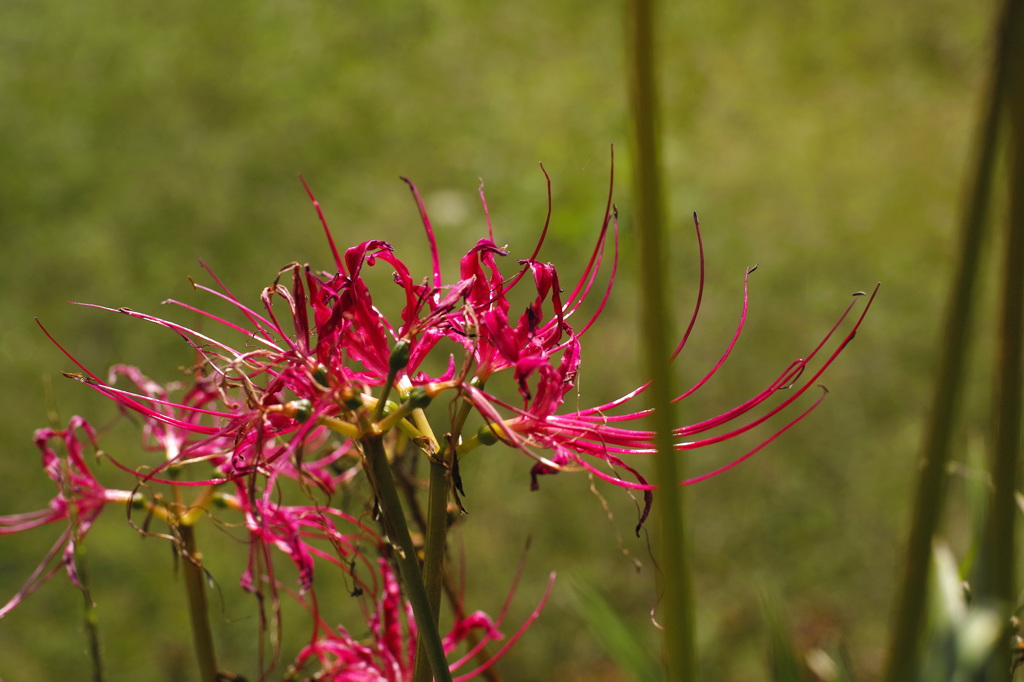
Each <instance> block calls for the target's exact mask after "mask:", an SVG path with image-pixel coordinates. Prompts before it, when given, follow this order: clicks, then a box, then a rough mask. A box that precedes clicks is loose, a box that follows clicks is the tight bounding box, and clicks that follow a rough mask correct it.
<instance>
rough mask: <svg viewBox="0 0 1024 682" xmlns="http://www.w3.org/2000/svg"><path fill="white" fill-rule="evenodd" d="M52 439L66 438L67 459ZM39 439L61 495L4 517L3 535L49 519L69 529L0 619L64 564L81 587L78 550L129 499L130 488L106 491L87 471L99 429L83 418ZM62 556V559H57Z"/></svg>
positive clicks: (0, 528)
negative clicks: (88, 450)
mask: <svg viewBox="0 0 1024 682" xmlns="http://www.w3.org/2000/svg"><path fill="white" fill-rule="evenodd" d="M53 440H58V441H61V442H63V444H64V449H65V452H66V456H65V457H63V458H62V457H61V456H60V455H58V454H57V453H56V452H55V451H54V449H53V448H52V447H51V446H50V442H51V441H53ZM83 440H84V441H85V442H83ZM35 442H36V446H37V447H38V448H39V450H40V451H41V452H42V459H43V461H42V464H43V470H44V471H45V472H46V475H47V476H49V477H50V479H51V480H52V481H53V482H54V483H56V484H57V494H56V496H54V498H53V499H52V500H50V504H49V506H48V507H47V508H46V509H41V510H39V511H36V512H28V513H24V514H12V515H10V516H0V535H10V534H12V533H20V532H22V531H26V530H30V529H32V528H38V527H41V526H45V525H46V524H49V523H58V522H62V523H66V524H67V527H66V528H65V529H64V531H63V532H62V533H61V535H60V537H59V538H58V539H57V542H56V543H54V545H53V547H52V548H51V549H50V551H49V552H48V553H47V554H46V556H45V557H44V558H43V560H42V562H40V564H39V566H38V567H37V568H36V570H35V571H33V573H32V575H31V576H30V577H29V579H28V581H27V582H26V583H25V585H24V586H23V587H22V588H21V589H20V590H18V593H17V594H16V595H15V596H14V597H13V598H11V600H10V601H8V602H7V603H6V604H5V605H4V606H3V607H2V608H0V618H3V617H4V616H6V615H7V614H8V613H9V612H10V611H11V610H12V609H13V608H14V607H15V606H17V605H18V604H19V603H21V601H22V600H23V599H24V598H25V597H27V596H28V595H30V594H32V593H33V592H35V591H36V590H37V589H39V587H40V586H42V584H43V583H45V582H46V581H47V580H49V579H50V578H52V577H53V576H54V575H55V574H56V573H57V571H58V570H60V567H61V566H63V567H64V569H65V570H66V571H67V573H68V578H70V580H71V582H72V583H73V584H74V585H75V586H77V587H81V586H82V585H81V583H80V582H79V580H78V569H77V567H76V565H75V548H76V547H77V545H78V543H79V542H80V541H81V540H82V538H84V537H85V535H86V533H88V532H89V528H90V527H91V526H92V522H93V521H95V520H96V517H98V516H99V515H100V512H102V511H103V509H104V507H106V505H107V504H110V503H115V504H120V505H124V504H128V503H129V502H130V500H131V493H130V492H128V491H125V490H108V489H107V488H105V487H103V485H101V484H100V483H99V481H97V480H96V478H95V477H94V476H93V474H92V472H91V471H90V470H89V466H88V465H87V464H86V462H85V457H84V454H83V449H84V447H85V445H86V443H88V444H89V445H91V446H92V447H93V449H97V447H96V432H95V431H94V430H93V428H92V426H90V425H89V423H88V422H86V421H85V420H84V419H82V418H81V417H72V419H71V421H70V423H69V424H68V427H67V428H66V429H64V430H63V431H55V430H53V429H39V430H38V431H36V435H35ZM58 555H59V557H60V560H59V561H58V562H56V563H54V560H55V559H56V558H57V557H58Z"/></svg>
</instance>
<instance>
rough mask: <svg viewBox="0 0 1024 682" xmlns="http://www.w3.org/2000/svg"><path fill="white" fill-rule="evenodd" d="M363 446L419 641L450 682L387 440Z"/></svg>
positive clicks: (439, 675) (370, 439)
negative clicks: (387, 450)
mask: <svg viewBox="0 0 1024 682" xmlns="http://www.w3.org/2000/svg"><path fill="white" fill-rule="evenodd" d="M361 442H362V445H363V452H364V453H365V455H366V459H367V461H368V463H369V465H370V475H371V477H372V479H373V484H374V489H375V490H376V492H377V496H378V502H379V503H380V508H381V516H382V519H383V522H384V528H385V530H386V531H387V534H388V537H389V538H390V540H391V542H393V543H397V547H395V558H396V562H397V563H398V571H399V575H400V576H401V578H402V584H403V585H404V586H405V590H406V594H407V595H408V597H409V602H410V603H411V604H412V610H413V615H414V616H415V618H416V627H417V628H418V629H419V637H420V641H421V642H425V645H426V654H427V660H428V661H429V662H430V669H431V670H432V671H433V673H434V679H435V680H436V681H437V682H451V679H452V674H451V671H450V670H449V669H448V660H447V658H446V657H445V655H444V648H443V646H442V645H441V635H440V633H439V631H438V627H437V620H436V618H437V616H436V613H435V611H434V610H432V609H431V607H430V599H429V597H428V596H427V591H426V589H425V588H424V585H423V574H422V573H421V571H420V564H419V559H418V558H417V556H416V547H415V546H414V545H413V543H412V537H411V536H410V535H409V527H408V525H407V524H406V522H405V512H404V510H403V509H402V503H401V501H400V500H399V499H398V491H397V490H396V489H395V481H394V478H392V474H391V466H390V465H389V463H388V457H387V453H386V452H385V451H384V440H383V438H382V437H381V436H380V435H376V434H372V435H367V436H364V437H363V438H362V440H361Z"/></svg>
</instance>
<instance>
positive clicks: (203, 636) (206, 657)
mask: <svg viewBox="0 0 1024 682" xmlns="http://www.w3.org/2000/svg"><path fill="white" fill-rule="evenodd" d="M178 532H179V533H180V535H181V552H182V555H183V556H182V558H183V561H182V563H183V565H184V568H183V570H184V573H185V592H186V594H187V595H188V612H189V618H190V620H191V623H192V645H193V646H194V647H195V650H196V658H197V659H198V661H199V679H200V680H202V682H217V657H216V655H215V654H214V651H213V632H212V631H211V630H210V616H209V609H208V608H207V604H206V581H205V579H204V575H203V569H202V565H201V564H200V559H201V557H200V554H199V552H198V551H197V550H196V534H195V527H194V526H191V525H181V526H178Z"/></svg>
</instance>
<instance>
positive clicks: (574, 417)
mask: <svg viewBox="0 0 1024 682" xmlns="http://www.w3.org/2000/svg"><path fill="white" fill-rule="evenodd" d="M694 224H695V226H696V228H697V236H698V244H701V249H700V270H701V274H700V287H699V289H698V294H697V302H696V305H695V306H694V310H693V313H692V315H691V318H690V322H689V325H688V327H687V331H686V333H685V334H684V336H683V339H682V340H681V341H680V343H679V345H678V346H677V347H676V349H675V352H674V353H673V359H674V358H675V357H676V356H678V354H679V352H680V351H681V350H682V348H683V346H684V345H685V343H686V341H687V339H688V337H689V334H690V331H691V330H692V329H693V326H694V324H695V322H696V319H697V315H698V313H699V310H700V302H701V299H702V295H703V288H704V253H703V245H702V243H701V239H700V226H699V223H697V220H696V215H695V216H694ZM752 271H753V269H750V270H748V271H747V276H746V277H745V278H744V288H743V308H742V312H741V315H740V321H739V325H738V327H737V329H736V332H735V333H734V335H733V338H732V340H731V341H730V343H729V344H728V347H727V348H726V350H725V352H724V354H723V355H722V356H721V357H720V358H719V360H718V361H717V362H716V363H715V364H714V365H713V366H712V368H711V369H710V371H709V372H708V373H707V374H706V375H705V376H704V377H703V378H702V379H701V380H700V381H698V382H697V383H696V384H695V385H694V386H693V387H691V388H690V389H688V390H687V391H686V392H685V393H683V394H681V395H679V396H678V397H676V398H675V401H677V402H678V401H681V400H683V399H684V398H687V397H689V396H692V395H693V394H694V393H695V392H696V391H697V389H699V388H700V387H701V386H703V385H704V384H705V383H706V382H707V381H708V380H709V379H710V378H711V377H712V376H713V375H714V374H715V373H716V372H717V371H718V370H719V369H720V368H721V367H722V365H723V364H724V363H725V361H726V359H727V358H728V357H729V355H730V354H731V352H732V349H733V347H734V346H735V344H736V341H737V340H738V338H739V336H740V334H741V332H742V330H743V327H744V323H745V321H746V316H747V306H748V287H747V284H748V280H749V275H750V273H751V272H752ZM875 293H877V287H876V289H875V291H874V292H873V293H872V294H871V296H870V297H869V299H868V302H867V304H866V305H865V306H864V309H863V310H862V311H861V314H860V316H859V317H858V318H857V320H856V321H855V322H854V324H853V325H852V328H851V329H850V330H849V331H848V332H847V333H846V335H845V336H844V337H843V338H842V339H841V340H840V341H839V342H838V343H837V344H836V346H835V348H834V349H833V350H832V351H831V352H830V353H829V354H828V355H827V356H826V357H825V359H824V360H822V361H821V362H820V364H819V365H818V366H817V368H816V369H815V370H814V371H813V372H812V373H809V374H810V376H806V377H805V376H804V375H805V369H807V368H808V367H809V366H810V363H811V362H812V361H813V360H814V359H815V358H816V356H818V355H820V354H822V352H823V350H824V348H825V347H826V345H827V344H828V342H829V340H830V339H831V338H832V337H833V336H834V335H835V334H836V332H837V330H838V329H839V328H840V326H841V325H842V323H843V321H844V320H845V319H846V318H847V317H848V316H849V314H850V312H851V311H852V310H853V307H854V305H855V301H854V302H851V303H850V304H849V305H848V306H847V308H846V310H845V311H844V312H843V313H842V315H841V316H840V317H839V319H838V320H837V321H836V323H835V324H834V325H833V326H832V328H831V329H830V330H829V331H828V333H827V334H826V335H825V337H824V338H823V339H822V340H821V341H820V342H819V343H818V345H817V346H815V347H814V348H813V349H812V350H811V351H810V352H809V353H808V354H807V355H806V356H805V357H803V358H800V359H797V360H794V361H792V362H791V363H790V364H789V365H788V366H787V367H786V368H785V369H784V370H783V371H782V372H781V373H780V374H779V375H778V376H777V377H776V378H775V379H774V380H773V381H771V382H770V383H769V384H768V385H767V386H766V387H765V388H763V389H762V390H761V391H759V392H758V393H756V394H755V395H754V396H753V397H751V398H749V399H747V400H746V401H744V402H743V403H741V404H739V405H737V406H736V407H734V408H732V409H730V410H728V411H726V412H724V413H722V414H720V415H718V416H715V417H712V418H710V419H706V420H704V421H701V422H698V423H695V424H691V425H687V426H682V427H679V428H677V429H675V430H674V431H673V435H674V436H675V438H676V439H677V441H676V445H675V448H676V450H680V451H682V450H693V449H696V448H700V447H705V446H708V445H713V444H715V443H720V442H722V441H725V440H729V439H731V438H735V437H737V436H739V435H741V434H743V433H746V432H748V431H750V430H752V429H754V428H755V427H757V426H759V425H761V424H763V423H764V422H766V421H767V420H769V419H770V418H772V417H774V416H775V415H777V414H779V413H780V412H782V411H783V410H785V409H786V408H787V407H789V406H790V405H791V404H792V403H793V402H794V401H796V400H797V399H798V398H800V397H801V396H802V395H803V394H804V393H805V392H806V391H807V390H808V389H810V388H811V387H812V386H814V385H815V383H816V382H817V380H818V379H819V378H820V377H821V375H822V374H823V373H824V372H825V370H826V369H827V368H828V367H829V365H831V364H832V363H833V362H834V361H835V359H836V358H837V357H838V355H839V354H840V353H841V352H842V350H843V349H844V348H845V347H846V345H847V344H848V343H849V342H850V341H851V340H852V339H853V337H854V335H855V334H856V332H857V329H858V328H859V327H860V324H861V322H862V321H863V319H864V316H865V315H866V314H867V311H868V309H869V308H870V306H871V303H872V301H873V300H874V296H875ZM856 295H857V296H860V295H861V294H860V293H858V294H856ZM580 358H581V349H580V345H579V342H578V336H576V335H570V337H569V339H568V341H567V342H566V344H565V348H564V351H563V353H562V354H561V356H560V357H558V359H557V360H555V359H552V358H550V357H544V358H537V360H538V362H536V363H535V364H534V365H533V366H532V367H530V368H529V369H528V372H532V373H534V374H535V375H536V382H535V383H536V390H535V392H534V393H533V394H532V395H531V393H530V392H529V391H524V390H523V388H522V387H523V383H524V379H523V378H522V377H520V378H519V384H520V392H521V393H522V394H523V397H524V399H525V400H524V405H523V406H522V407H518V406H515V405H512V404H509V403H508V402H505V401H503V400H501V399H499V398H497V397H495V396H494V395H492V394H489V393H487V392H485V391H484V390H482V389H480V388H478V387H476V386H473V385H467V386H465V387H464V391H465V395H466V398H467V400H469V401H470V402H471V403H472V404H473V406H474V407H475V408H476V409H477V410H478V411H479V412H480V413H481V414H482V415H483V416H484V418H485V419H486V420H487V422H488V426H487V427H485V428H484V429H482V430H481V433H480V435H479V436H478V437H477V438H475V439H473V440H472V441H470V442H468V443H466V444H464V445H463V447H462V449H461V452H465V451H468V450H469V449H471V448H472V447H474V446H476V445H478V444H480V443H481V442H484V443H486V442H493V441H494V439H495V438H497V439H500V440H502V441H504V442H506V443H507V444H509V445H511V446H513V447H515V448H517V449H519V450H521V451H522V452H525V453H526V454H528V455H530V456H531V457H533V458H534V459H535V460H536V464H535V465H534V467H533V470H532V477H533V483H532V486H533V488H534V489H536V488H537V477H538V476H540V475H545V474H553V473H557V472H559V471H563V470H573V469H576V470H584V471H587V472H589V473H591V474H593V475H595V476H597V477H598V478H601V479H603V480H605V481H608V482H610V483H613V484H615V485H619V486H622V487H625V488H631V489H635V490H643V491H645V492H646V493H648V494H647V495H646V504H645V508H644V510H643V511H642V513H641V518H640V524H642V523H643V520H644V519H645V518H646V516H647V513H648V511H649V508H650V504H651V499H652V498H651V496H650V495H649V492H650V491H651V490H652V489H653V488H654V486H653V485H651V484H649V483H648V482H647V481H646V480H645V479H644V477H643V476H642V475H641V474H640V473H639V472H638V471H637V469H636V468H635V467H634V466H632V465H630V464H627V462H626V461H625V460H624V459H623V457H624V456H630V455H647V454H651V453H653V452H654V449H655V445H654V436H655V434H654V432H653V431H649V430H644V429H637V428H629V425H631V424H634V423H636V422H638V421H640V420H642V419H644V418H645V417H647V416H649V415H650V413H651V410H650V409H640V410H636V411H634V412H630V413H627V414H616V413H615V411H616V410H619V409H621V408H622V407H623V406H625V405H629V404H630V403H631V401H633V400H635V399H636V398H637V397H638V396H639V395H640V394H641V393H643V392H644V391H645V390H646V388H647V387H648V386H649V385H650V384H649V383H645V384H643V385H642V386H640V387H638V388H636V389H634V390H633V391H631V392H629V393H627V394H626V395H624V396H622V397H620V398H618V399H616V400H613V401H611V402H609V403H606V404H604V405H599V406H596V407H592V408H588V409H583V410H577V411H574V412H564V413H558V412H557V410H558V409H559V408H560V407H561V406H562V404H563V403H564V401H565V397H566V395H567V394H568V393H569V392H570V391H573V390H574V389H575V386H576V374H577V372H578V370H579V366H580ZM782 391H785V393H784V394H783V395H785V397H784V398H783V399H781V400H780V401H779V402H778V403H776V404H774V405H771V406H769V407H767V408H765V409H764V411H763V412H762V413H754V411H755V410H756V409H757V408H759V407H761V406H762V405H763V404H764V403H765V402H766V401H768V400H769V399H771V398H773V397H775V396H776V395H777V394H779V393H780V392H782ZM823 397H824V390H823V393H822V395H821V397H819V398H818V399H817V400H815V401H813V402H812V404H811V405H810V406H809V407H808V408H806V409H804V410H803V411H802V412H800V413H799V414H797V415H796V416H795V417H794V418H792V419H791V420H790V421H789V422H788V423H786V424H785V425H783V426H782V427H781V428H779V429H777V430H775V431H774V432H773V433H771V434H770V435H769V436H768V437H767V438H766V439H765V440H764V441H762V442H761V443H760V444H759V445H757V446H756V447H755V448H754V449H752V450H750V451H748V452H746V453H745V454H743V455H742V456H740V457H738V458H736V459H734V460H733V461H731V462H730V463H728V464H726V465H724V466H722V467H720V468H718V469H716V470H714V471H711V472H709V473H705V474H702V475H699V476H696V477H694V478H690V479H688V480H685V481H681V484H683V485H687V484H692V483H696V482H698V481H703V480H706V479H708V478H711V477H712V476H716V475H718V474H720V473H722V472H724V471H727V470H728V469H730V468H732V467H734V466H736V465H737V464H739V463H740V462H742V461H744V460H746V459H748V458H749V457H751V456H752V455H754V454H755V453H756V452H758V451H760V450H761V449H762V448H764V447H765V446H766V445H768V444H769V443H771V442H772V441H774V440H775V439H776V438H778V437H779V436H780V435H782V433H784V432H785V431H787V430H788V429H789V428H791V427H792V426H794V425H795V424H796V423H797V422H799V421H800V420H802V419H803V418H804V417H805V416H807V415H808V414H809V413H810V412H811V411H812V410H813V409H814V408H815V407H817V406H818V405H819V404H820V403H821V400H822V399H823ZM509 415H511V416H509ZM624 425H625V426H624ZM723 428H724V429H725V430H724V431H723V432H721V433H718V434H717V435H707V436H703V437H701V436H702V434H705V433H707V432H709V431H711V430H714V429H723ZM547 452H550V453H551V454H545V453H547ZM620 470H624V471H626V472H628V473H629V475H630V476H631V477H632V478H633V479H634V480H627V479H625V478H624V477H623V476H622V475H621V474H620V473H619V471H620ZM639 528H640V525H638V526H637V529H638V530H639Z"/></svg>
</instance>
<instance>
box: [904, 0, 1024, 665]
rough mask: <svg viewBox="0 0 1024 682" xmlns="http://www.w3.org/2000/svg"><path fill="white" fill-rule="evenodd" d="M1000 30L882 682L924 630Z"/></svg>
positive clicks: (984, 202) (977, 240)
mask: <svg viewBox="0 0 1024 682" xmlns="http://www.w3.org/2000/svg"><path fill="white" fill-rule="evenodd" d="M1012 1H1013V0H1008V2H1012ZM1005 28H1006V27H1005V22H1004V25H1003V26H1002V27H1001V30H1000V31H999V33H1000V40H999V46H998V47H997V50H996V52H995V55H994V59H993V66H992V71H991V76H990V83H989V88H988V97H987V102H986V105H985V108H984V110H983V116H982V119H981V125H980V130H979V132H978V135H977V150H976V157H975V161H974V173H973V183H972V185H971V187H970V190H969V194H968V197H967V201H966V203H965V210H964V214H963V216H962V218H961V225H960V241H959V245H958V249H957V253H958V254H959V256H960V258H959V261H958V262H957V269H956V273H955V275H954V278H953V284H952V288H951V290H950V298H949V302H948V304H947V309H946V317H945V326H944V328H943V336H942V338H943V347H942V351H941V353H942V355H941V361H940V364H939V374H938V380H937V382H936V384H935V389H934V393H933V395H932V405H931V413H930V417H929V421H928V422H927V424H926V426H925V434H924V440H923V444H922V461H923V466H922V468H921V471H920V473H919V475H918V479H917V487H916V490H915V493H914V508H913V517H912V521H911V529H910V536H909V539H908V541H907V545H906V548H907V549H906V555H905V557H904V560H903V574H902V578H901V582H900V588H899V592H898V596H897V600H896V608H895V612H894V614H893V627H892V631H891V632H890V639H889V649H888V654H887V662H886V671H885V680H886V682H906V681H907V680H913V679H915V677H916V670H917V661H918V651H919V648H920V644H921V636H922V632H923V631H924V622H925V613H924V612H925V600H926V595H927V587H928V567H929V565H930V563H931V556H932V538H933V537H934V535H935V531H936V529H937V527H938V523H939V519H940V518H941V515H942V510H943V507H944V503H945V489H946V477H947V473H946V465H947V462H948V461H949V453H950V443H951V441H952V435H953V427H954V425H955V424H956V414H957V412H958V408H959V397H960V395H961V394H962V392H963V389H962V384H963V377H964V369H965V367H966V365H967V359H968V349H969V340H970V337H969V333H968V332H969V330H970V329H971V324H972V313H973V310H972V304H973V302H974V295H975V288H976V286H975V285H976V282H977V279H978V269H979V266H980V261H981V247H982V242H983V241H984V232H985V223H986V220H987V211H988V204H989V200H990V197H991V193H992V192H991V188H992V173H993V170H994V167H995V156H996V143H997V138H998V134H997V133H998V128H999V126H998V121H999V111H1000V107H1001V105H1000V101H1001V98H1002V91H1003V87H1002V84H1003V83H1004V82H1005V79H1004V77H1003V69H1004V67H1003V64H1004V62H1005V53H1006V46H1007V39H1006V32H1005Z"/></svg>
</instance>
